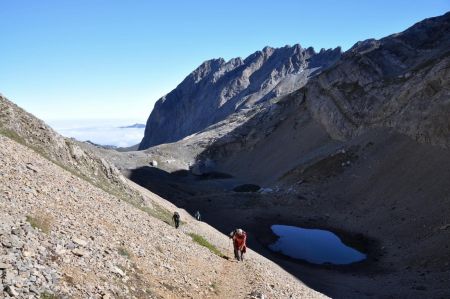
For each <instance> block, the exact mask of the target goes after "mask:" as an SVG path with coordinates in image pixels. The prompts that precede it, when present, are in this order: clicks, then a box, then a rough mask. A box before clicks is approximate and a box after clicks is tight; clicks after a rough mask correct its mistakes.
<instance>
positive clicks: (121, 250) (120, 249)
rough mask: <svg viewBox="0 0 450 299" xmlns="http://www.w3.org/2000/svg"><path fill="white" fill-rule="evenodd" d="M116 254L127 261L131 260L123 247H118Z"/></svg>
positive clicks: (129, 254)
mask: <svg viewBox="0 0 450 299" xmlns="http://www.w3.org/2000/svg"><path fill="white" fill-rule="evenodd" d="M117 252H118V253H119V254H120V255H121V256H124V257H126V258H127V259H129V258H131V253H130V252H129V251H128V250H127V249H126V248H125V247H119V248H117Z"/></svg>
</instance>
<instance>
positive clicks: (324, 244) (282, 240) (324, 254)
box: [269, 224, 367, 265]
mask: <svg viewBox="0 0 450 299" xmlns="http://www.w3.org/2000/svg"><path fill="white" fill-rule="evenodd" d="M271 229H272V231H273V233H274V234H275V235H277V236H278V240H277V241H276V242H275V243H273V244H270V245H269V248H270V250H272V251H274V252H279V253H281V254H283V255H285V256H288V257H291V258H294V259H299V260H304V261H307V262H309V263H312V264H333V265H348V264H352V263H356V262H360V261H362V260H364V259H366V257H367V256H366V255H365V254H364V253H361V252H359V251H358V250H356V249H354V248H351V247H349V246H347V245H345V244H344V243H343V242H342V241H341V239H340V238H339V237H338V236H337V235H335V234H334V233H332V232H330V231H327V230H321V229H306V228H301V227H296V226H288V225H278V224H275V225H272V226H271Z"/></svg>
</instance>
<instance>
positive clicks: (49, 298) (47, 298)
mask: <svg viewBox="0 0 450 299" xmlns="http://www.w3.org/2000/svg"><path fill="white" fill-rule="evenodd" d="M58 298H60V297H59V296H57V295H55V294H52V293H49V292H43V293H41V295H40V296H39V299H58Z"/></svg>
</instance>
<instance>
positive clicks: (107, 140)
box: [52, 122, 145, 147]
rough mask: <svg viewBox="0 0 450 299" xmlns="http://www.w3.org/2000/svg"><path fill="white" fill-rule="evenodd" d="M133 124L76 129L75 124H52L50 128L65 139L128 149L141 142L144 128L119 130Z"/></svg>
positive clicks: (119, 123)
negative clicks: (69, 138)
mask: <svg viewBox="0 0 450 299" xmlns="http://www.w3.org/2000/svg"><path fill="white" fill-rule="evenodd" d="M132 124H134V123H126V124H124V123H123V122H108V124H94V125H90V126H83V127H77V126H76V124H71V125H67V124H65V125H61V124H53V125H52V127H53V128H54V129H55V130H56V131H57V132H58V133H60V134H61V135H63V136H65V137H72V138H75V139H77V140H80V141H87V140H89V141H91V142H94V143H96V144H100V145H114V146H118V147H128V146H132V145H135V144H138V143H139V142H141V140H142V137H143V136H144V130H145V128H120V127H123V126H127V125H132Z"/></svg>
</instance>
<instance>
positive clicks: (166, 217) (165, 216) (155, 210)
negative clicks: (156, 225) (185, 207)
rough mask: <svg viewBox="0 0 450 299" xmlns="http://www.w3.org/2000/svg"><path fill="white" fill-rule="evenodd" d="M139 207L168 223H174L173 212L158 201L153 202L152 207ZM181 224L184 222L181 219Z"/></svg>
mask: <svg viewBox="0 0 450 299" xmlns="http://www.w3.org/2000/svg"><path fill="white" fill-rule="evenodd" d="M137 208H139V209H140V210H142V211H144V212H146V213H147V214H149V215H150V216H152V217H154V218H157V219H159V220H161V221H163V222H165V223H167V224H168V225H172V213H171V212H169V211H168V210H167V209H165V208H163V207H162V206H161V205H159V204H157V203H153V206H152V207H147V206H142V205H139V206H137ZM181 224H183V222H182V221H180V225H181Z"/></svg>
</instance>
